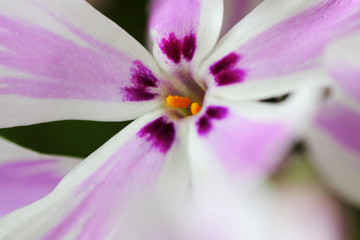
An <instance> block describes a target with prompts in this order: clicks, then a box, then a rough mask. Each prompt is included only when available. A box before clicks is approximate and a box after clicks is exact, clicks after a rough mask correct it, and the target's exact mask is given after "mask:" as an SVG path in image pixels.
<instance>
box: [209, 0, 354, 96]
mask: <svg viewBox="0 0 360 240" xmlns="http://www.w3.org/2000/svg"><path fill="white" fill-rule="evenodd" d="M273 2H274V3H276V4H273V5H272V3H273ZM309 5H310V6H309ZM359 7H360V3H359V1H357V0H340V1H339V0H324V1H311V2H308V1H300V2H293V1H270V2H267V3H265V2H264V3H263V4H261V5H260V6H259V7H258V8H256V9H255V10H254V11H253V12H251V13H250V14H249V15H248V17H247V18H245V19H244V20H243V21H241V22H240V23H239V24H238V25H236V26H235V27H234V28H233V30H232V31H231V32H230V33H229V34H228V35H227V36H225V37H224V39H223V40H222V41H221V42H220V43H219V45H218V46H217V47H216V49H215V51H214V53H213V54H212V56H210V57H209V59H208V60H207V61H206V64H204V66H207V69H205V68H204V69H203V71H204V74H206V72H207V73H209V72H211V71H210V68H211V66H213V65H214V64H216V62H217V61H220V60H221V59H223V58H225V57H227V56H229V55H230V54H237V55H238V56H239V59H240V60H239V61H238V62H236V64H235V65H234V66H233V67H232V68H231V69H224V71H230V70H231V71H234V70H237V71H240V70H241V71H243V72H244V74H243V75H241V76H238V75H234V76H233V79H232V80H231V81H227V82H231V84H232V85H231V88H230V87H228V88H225V87H224V89H220V90H219V91H220V92H221V93H219V94H221V96H224V97H227V98H228V97H229V96H230V97H232V98H239V97H244V95H246V96H247V95H249V97H250V94H248V93H254V94H255V93H257V94H259V95H262V96H269V94H270V95H271V94H272V93H273V92H276V91H278V92H281V91H291V90H293V89H295V88H296V87H297V86H298V85H299V84H301V83H303V82H304V81H305V80H310V81H312V79H311V75H310V74H309V73H312V74H314V71H316V70H317V69H319V66H320V61H319V59H320V57H321V56H322V55H323V54H324V49H325V47H326V46H327V45H328V43H329V42H331V41H332V40H334V39H336V38H338V37H341V36H344V35H346V34H348V33H351V32H354V31H356V30H358V29H360V22H359V19H360V18H359V16H360V14H359ZM318 71H319V70H318ZM306 73H308V75H306ZM211 75H212V76H211V77H209V80H208V85H215V86H220V87H222V86H226V85H227V84H219V81H218V80H217V76H218V75H217V74H211ZM312 76H314V75H312ZM306 78H308V79H306ZM316 78H317V79H318V77H316ZM312 82H313V81H312ZM229 86H230V85H229ZM259 92H260V93H261V94H260V93H259Z"/></svg>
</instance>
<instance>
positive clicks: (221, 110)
mask: <svg viewBox="0 0 360 240" xmlns="http://www.w3.org/2000/svg"><path fill="white" fill-rule="evenodd" d="M227 114H228V109H227V108H225V107H220V106H210V107H208V108H207V109H206V115H207V116H208V117H209V118H211V119H223V118H225V117H226V115H227Z"/></svg>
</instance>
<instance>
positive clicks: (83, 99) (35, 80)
mask: <svg viewBox="0 0 360 240" xmlns="http://www.w3.org/2000/svg"><path fill="white" fill-rule="evenodd" d="M0 6H1V8H2V9H4V10H5V11H1V12H0V29H1V31H0V49H1V51H0V67H1V69H2V70H1V71H0V101H2V102H4V104H2V105H6V106H2V108H5V107H6V111H4V112H6V114H5V115H4V116H3V117H2V120H1V122H2V123H1V125H3V126H14V125H16V124H30V123H34V122H43V121H52V120H59V119H91V120H107V121H112V120H115V118H117V119H116V120H125V119H130V118H134V117H137V116H139V115H141V114H143V113H145V112H147V111H149V110H151V109H153V108H155V107H157V106H158V102H157V101H156V99H157V97H158V96H159V88H160V81H161V79H160V77H159V76H161V75H159V70H158V69H157V67H156V64H155V62H154V60H153V59H152V57H151V56H150V54H149V53H148V52H147V51H146V50H145V49H144V48H143V47H142V46H141V45H140V44H139V43H137V42H136V41H135V40H134V39H132V38H131V36H129V35H128V34H127V33H125V32H124V31H123V30H122V29H121V28H119V27H118V26H116V25H115V24H114V23H113V22H111V21H109V20H108V19H106V18H105V17H104V16H102V15H101V14H100V13H99V12H97V11H96V10H94V9H93V8H92V7H91V6H90V5H88V4H87V3H86V2H84V1H78V0H76V1H69V0H67V1H60V0H56V1H51V2H49V1H44V0H39V1H36V0H31V1H16V2H7V1H2V2H1V3H0ZM25 8H26V9H27V11H26V14H23V11H24V9H25ZM144 79H145V80H146V81H145V82H144V81H143V80H144ZM129 102H130V104H129ZM41 105H44V106H43V107H42V108H41V109H42V111H41V112H39V106H41ZM49 108H51V109H49ZM73 109H76V110H75V111H74V110H73ZM101 109H103V110H101ZM105 109H106V111H104V110H105ZM129 109H131V111H129ZM1 110H2V109H1ZM2 111H3V110H2ZM23 111H24V112H25V113H24V112H23ZM104 112H105V114H104ZM106 112H107V113H106ZM27 115H35V116H38V117H37V118H36V119H27V118H25V117H24V116H27ZM40 115H41V116H40ZM115 116H116V117H115ZM20 119H27V120H20Z"/></svg>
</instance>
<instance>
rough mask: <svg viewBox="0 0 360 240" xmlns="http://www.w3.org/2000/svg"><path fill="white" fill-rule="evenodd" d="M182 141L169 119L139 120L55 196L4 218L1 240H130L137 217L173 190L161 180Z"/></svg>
mask: <svg viewBox="0 0 360 240" xmlns="http://www.w3.org/2000/svg"><path fill="white" fill-rule="evenodd" d="M144 123H145V124H146V125H145V126H143V124H144ZM177 141H178V140H177V131H176V129H175V126H174V124H173V123H172V122H171V121H169V120H168V119H167V118H166V117H161V116H159V115H158V114H152V115H151V116H144V117H143V118H140V119H138V120H137V121H135V122H133V123H132V124H131V125H129V126H128V127H127V128H126V129H125V130H123V131H122V132H121V133H119V134H118V135H116V136H115V137H114V138H113V139H111V140H110V141H109V142H108V143H106V144H105V145H104V146H102V147H101V148H100V149H99V150H97V151H96V152H94V153H93V154H92V155H90V157H88V158H87V159H85V160H84V161H83V162H82V163H81V164H80V165H79V166H78V167H77V168H76V169H75V170H74V171H72V172H71V173H70V174H69V175H67V176H66V177H65V178H64V180H63V181H62V182H61V183H60V184H59V186H58V187H57V188H56V189H55V191H54V192H53V193H51V194H50V195H48V196H47V197H45V198H43V199H42V200H40V201H39V202H37V203H35V204H33V205H29V206H28V207H25V208H23V209H21V210H19V211H16V212H14V213H13V214H10V215H8V216H7V217H5V218H3V219H2V220H1V224H0V225H1V227H2V230H1V231H0V236H1V237H3V236H10V238H14V239H21V238H22V237H24V236H27V237H30V238H36V239H39V238H41V239H64V238H70V239H107V238H117V239H127V234H130V229H131V228H132V227H134V226H136V227H137V225H134V224H135V223H136V221H135V220H134V219H136V216H137V215H138V214H140V213H144V212H143V211H150V210H151V209H153V208H156V207H157V206H156V204H155V203H156V201H157V200H156V199H157V198H155V195H156V191H155V190H156V189H157V188H158V187H160V185H161V184H164V185H168V184H169V181H167V180H166V182H165V181H164V182H163V183H161V182H159V180H161V179H162V176H164V175H163V171H164V167H165V164H166V166H167V167H166V168H169V167H170V166H171V165H172V164H171V163H167V158H168V156H171V155H172V154H174V152H173V151H174V149H176V148H174V145H178V143H177ZM174 159H175V158H171V160H172V161H173V160H174ZM169 160H170V159H169ZM178 173H179V172H178ZM178 173H177V174H178ZM175 179H176V178H173V180H175ZM164 180H165V179H164ZM185 182H186V181H185ZM171 184H174V182H172V183H171ZM171 184H170V185H171ZM183 184H184V185H186V184H185V183H181V184H180V185H183ZM180 185H177V186H180ZM172 187H173V188H174V185H172ZM175 189H176V188H174V190H175ZM174 190H172V191H173V192H175V191H174ZM179 190H180V188H177V189H176V191H179ZM152 203H154V204H152ZM159 204H160V205H161V206H162V207H164V206H166V204H165V205H164V204H163V203H159ZM149 207H150V208H149ZM59 209H61V211H59ZM140 216H141V215H140ZM144 217H146V216H144ZM34 218H36V219H37V221H36V222H33V221H32V220H31V219H34ZM15 219H16V220H15ZM29 221H30V222H29ZM133 221H135V222H133ZM19 228H22V231H21V232H19V231H17V229H19ZM137 231H139V230H137Z"/></svg>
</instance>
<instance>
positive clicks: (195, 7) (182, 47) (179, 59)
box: [149, 0, 223, 72]
mask: <svg viewBox="0 0 360 240" xmlns="http://www.w3.org/2000/svg"><path fill="white" fill-rule="evenodd" d="M222 9H223V5H222V1H220V0H207V1H203V0H200V1H198V0H182V1H176V0H153V2H152V5H151V14H150V20H149V34H150V38H151V41H152V45H153V53H154V56H155V57H156V58H157V60H158V61H159V63H160V65H161V66H162V67H163V68H164V69H168V70H170V71H171V72H178V71H181V69H184V68H189V63H192V64H198V63H199V62H200V61H201V60H202V59H203V58H204V57H205V56H206V55H207V54H208V53H209V52H210V50H211V49H212V48H213V46H214V45H215V42H216V41H217V38H218V35H219V33H220V28H221V23H222V16H223V15H222V14H223V13H222ZM209 26H211V27H209Z"/></svg>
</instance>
